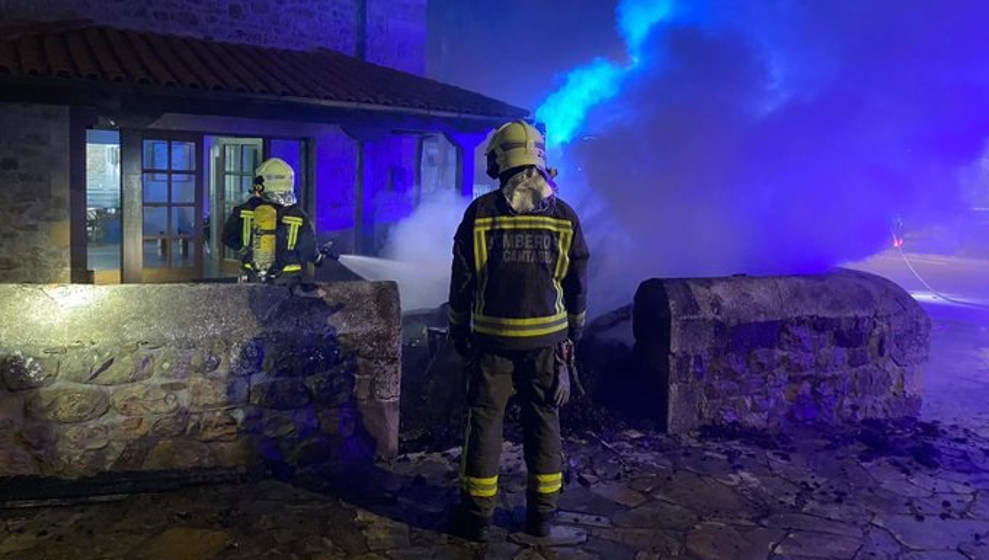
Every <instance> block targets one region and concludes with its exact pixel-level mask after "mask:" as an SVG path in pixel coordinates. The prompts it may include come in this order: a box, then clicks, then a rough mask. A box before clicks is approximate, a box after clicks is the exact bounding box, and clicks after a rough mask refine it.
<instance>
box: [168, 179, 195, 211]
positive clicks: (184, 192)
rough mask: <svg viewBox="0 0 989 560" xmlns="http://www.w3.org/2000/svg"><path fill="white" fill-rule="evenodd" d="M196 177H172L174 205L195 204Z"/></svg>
mask: <svg viewBox="0 0 989 560" xmlns="http://www.w3.org/2000/svg"><path fill="white" fill-rule="evenodd" d="M195 202H196V176H195V175H191V174H185V173H175V174H173V175H172V203H186V204H195Z"/></svg>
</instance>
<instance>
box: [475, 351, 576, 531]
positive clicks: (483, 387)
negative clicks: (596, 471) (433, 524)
mask: <svg viewBox="0 0 989 560" xmlns="http://www.w3.org/2000/svg"><path fill="white" fill-rule="evenodd" d="M468 375H469V377H468V382H467V406H468V412H467V433H466V436H465V439H464V453H463V458H462V461H463V463H462V473H461V474H462V480H463V499H462V503H463V505H464V506H465V509H466V510H467V512H468V513H469V514H471V515H474V516H478V517H491V515H492V514H493V513H494V509H495V502H496V500H497V495H498V471H499V462H500V458H501V446H502V424H503V421H504V418H505V406H506V404H507V403H508V399H509V397H511V396H512V395H513V394H514V393H516V392H517V393H518V396H519V403H520V405H521V408H522V418H521V421H522V430H523V434H524V441H523V444H524V455H525V464H526V468H527V470H528V490H527V493H526V501H527V504H528V509H529V512H530V514H536V515H543V516H548V515H550V514H551V513H552V512H553V511H554V510H555V509H556V502H557V498H558V497H559V494H560V489H561V488H562V486H563V475H562V472H561V445H560V417H559V410H558V409H557V408H556V407H555V406H553V405H552V404H550V396H551V392H552V390H553V385H554V381H555V376H556V359H555V348H554V347H548V348H542V349H538V350H528V351H519V352H492V351H482V352H481V353H480V354H479V355H478V356H477V359H476V361H475V363H474V364H473V367H471V368H470V371H469V374H468Z"/></svg>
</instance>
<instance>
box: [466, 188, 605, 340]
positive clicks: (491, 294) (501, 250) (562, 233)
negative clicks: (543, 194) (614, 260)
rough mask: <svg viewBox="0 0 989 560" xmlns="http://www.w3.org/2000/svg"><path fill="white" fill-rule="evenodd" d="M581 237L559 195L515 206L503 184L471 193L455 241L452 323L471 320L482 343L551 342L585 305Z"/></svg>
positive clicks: (579, 320)
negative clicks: (536, 204)
mask: <svg viewBox="0 0 989 560" xmlns="http://www.w3.org/2000/svg"><path fill="white" fill-rule="evenodd" d="M587 258H588V250H587V244H586V243H585V242H584V236H583V233H582V232H581V228H580V222H579V221H578V219H577V214H576V213H575V212H574V211H573V209H572V208H570V206H569V205H567V204H566V203H565V202H563V201H562V200H560V199H559V198H557V197H555V196H553V197H551V198H549V199H547V200H546V201H545V203H544V204H543V205H542V206H541V210H539V211H537V212H534V213H526V214H522V213H518V212H516V211H515V210H513V209H512V208H511V206H510V205H509V204H508V202H507V200H506V199H505V196H504V194H503V193H502V191H501V190H497V191H494V192H491V193H488V194H486V195H484V196H481V197H479V198H478V199H476V200H475V201H474V202H473V203H471V205H470V206H469V207H468V208H467V211H466V212H465V213H464V218H463V221H462V222H461V223H460V227H459V228H458V229H457V233H456V236H455V237H454V243H453V272H452V276H451V282H450V308H449V320H450V327H451V329H454V328H458V327H460V328H465V327H466V326H467V325H470V326H471V329H472V330H473V333H474V337H475V340H477V342H478V343H479V345H480V346H482V347H485V348H491V349H502V350H527V349H535V348H542V347H546V346H552V345H553V344H556V343H558V342H560V341H562V340H564V339H565V338H566V337H567V330H568V326H570V325H573V326H575V327H583V323H584V318H585V316H586V310H587Z"/></svg>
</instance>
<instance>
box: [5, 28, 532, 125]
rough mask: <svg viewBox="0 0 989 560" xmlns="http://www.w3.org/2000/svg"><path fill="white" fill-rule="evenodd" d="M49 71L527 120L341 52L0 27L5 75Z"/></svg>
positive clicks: (521, 112) (106, 31)
mask: <svg viewBox="0 0 989 560" xmlns="http://www.w3.org/2000/svg"><path fill="white" fill-rule="evenodd" d="M4 76H9V77H14V78H26V79H30V78H32V77H44V78H64V79H67V80H92V81H103V82H116V83H121V84H131V85H137V86H142V85H143V86H160V87H165V88H175V89H176V90H181V89H195V90H206V91H218V92H230V93H240V94H244V95H248V96H266V97H267V96H277V97H281V98H294V99H295V100H298V99H300V98H301V99H307V100H323V101H333V102H347V103H361V104H369V105H383V106H390V107H401V108H408V109H416V110H429V111H443V112H450V113H467V114H472V115H478V116H490V117H505V118H519V117H524V116H526V115H527V114H528V111H526V110H525V109H520V108H518V107H513V106H511V105H508V104H507V103H503V102H501V101H498V100H496V99H492V98H490V97H486V96H484V95H481V94H479V93H475V92H472V91H468V90H465V89H461V88H458V87H455V86H451V85H448V84H444V83H441V82H437V81H435V80H430V79H427V78H422V77H419V76H415V75H412V74H408V73H405V72H400V71H398V70H393V69H391V68H385V67H383V66H377V65H375V64H371V63H368V62H364V61H362V60H359V59H357V58H354V57H350V56H347V55H344V54H341V53H338V52H336V51H331V50H327V49H320V50H315V51H293V50H286V49H276V48H264V47H256V46H252V45H243V44H234V43H221V42H214V41H208V40H203V39H197V38H192V37H182V36H175V35H161V34H158V33H151V32H146V31H133V30H124V29H116V28H112V27H107V26H103V25H97V24H93V23H89V22H78V21H77V22H58V23H42V24H38V23H33V24H32V23H24V22H6V23H0V78H2V77H4Z"/></svg>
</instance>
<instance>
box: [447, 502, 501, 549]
mask: <svg viewBox="0 0 989 560" xmlns="http://www.w3.org/2000/svg"><path fill="white" fill-rule="evenodd" d="M490 527H491V520H490V519H489V518H487V517H480V516H477V515H473V514H470V513H468V512H465V511H463V510H457V511H455V512H454V514H453V516H452V518H451V519H450V527H449V528H450V534H452V535H454V536H457V537H460V538H462V539H466V540H468V541H474V542H480V543H486V542H488V540H490V538H491V535H490Z"/></svg>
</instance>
